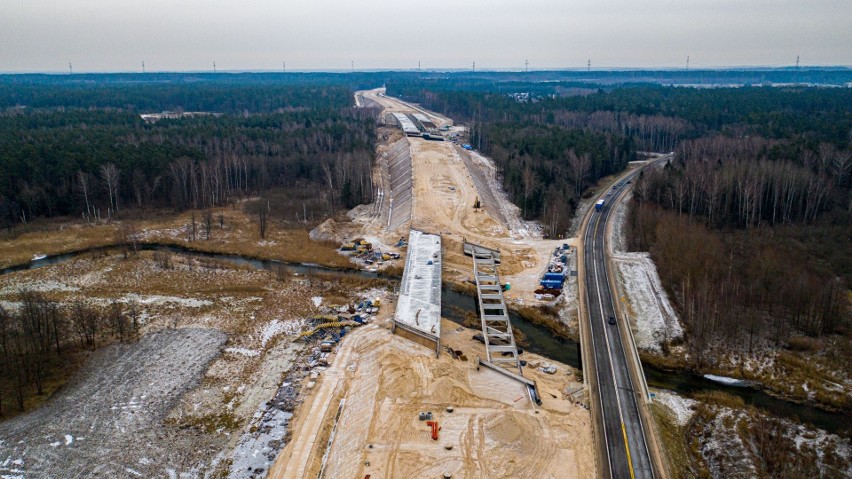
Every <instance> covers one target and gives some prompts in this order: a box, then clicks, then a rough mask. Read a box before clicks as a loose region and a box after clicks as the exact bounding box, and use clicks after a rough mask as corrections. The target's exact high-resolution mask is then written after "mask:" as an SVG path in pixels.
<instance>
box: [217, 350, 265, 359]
mask: <svg viewBox="0 0 852 479" xmlns="http://www.w3.org/2000/svg"><path fill="white" fill-rule="evenodd" d="M225 352H226V353H232V354H240V355H243V356H248V357H250V358H253V357H256V356H260V351H258V350H256V349H246V348H225Z"/></svg>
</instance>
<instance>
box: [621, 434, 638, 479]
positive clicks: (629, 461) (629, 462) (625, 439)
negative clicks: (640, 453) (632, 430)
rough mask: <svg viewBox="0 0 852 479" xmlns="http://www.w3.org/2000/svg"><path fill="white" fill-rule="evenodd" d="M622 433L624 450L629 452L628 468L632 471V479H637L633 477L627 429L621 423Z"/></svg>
mask: <svg viewBox="0 0 852 479" xmlns="http://www.w3.org/2000/svg"><path fill="white" fill-rule="evenodd" d="M621 433H622V434H624V449H625V450H627V467H628V468H629V469H630V479H636V476H634V475H633V460H632V459H630V446H629V445H628V444H627V429H625V428H624V423H621Z"/></svg>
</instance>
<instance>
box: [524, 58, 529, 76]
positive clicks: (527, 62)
mask: <svg viewBox="0 0 852 479" xmlns="http://www.w3.org/2000/svg"><path fill="white" fill-rule="evenodd" d="M529 72H530V61H529V60H524V73H529Z"/></svg>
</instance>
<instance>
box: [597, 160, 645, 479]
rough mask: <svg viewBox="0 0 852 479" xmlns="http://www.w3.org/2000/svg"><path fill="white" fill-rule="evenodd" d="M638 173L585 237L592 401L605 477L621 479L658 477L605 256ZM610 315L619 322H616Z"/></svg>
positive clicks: (609, 199) (607, 202) (613, 193)
mask: <svg viewBox="0 0 852 479" xmlns="http://www.w3.org/2000/svg"><path fill="white" fill-rule="evenodd" d="M636 174H638V171H637V172H634V173H633V174H631V175H629V176H627V177H625V178H623V179H622V180H621V181H620V182H619V183H617V184H616V186H615V187H613V189H611V190H610V192H609V193H608V194H607V195H606V196H605V197H604V198H603V199H604V206H603V209H602V210H601V211H595V212H593V213H591V217H590V218H589V223H588V225H587V226H586V231H585V234H584V239H583V242H584V245H585V248H584V249H585V252H584V264H585V289H586V300H587V305H588V315H589V317H588V319H589V322H590V334H591V337H592V345H591V346H592V358H593V359H594V362H595V381H594V383H596V384H597V388H598V390H597V394H596V395H595V394H593V396H592V397H593V400H595V399H596V400H598V401H599V406H600V407H599V413H600V415H601V416H602V417H601V418H600V421H599V422H598V424H602V425H603V428H602V429H603V431H602V432H603V441H604V446H605V447H606V455H605V458H606V460H607V461H608V463H607V464H603V465H602V471H601V472H602V476H603V477H612V478H617V479H622V478H629V479H633V478H653V477H654V470H653V468H652V465H651V458H650V454H649V451H648V445H647V443H646V439H645V433H644V430H643V428H642V418H641V416H640V414H639V407H638V403H637V402H638V401H639V400H640V399H639V397H640V396H639V395H641V394H642V393H641V388H640V387H639V386H638V385H635V386H634V384H633V382H632V381H631V378H630V371H629V369H628V368H629V366H628V362H627V354H628V353H627V350H626V349H625V345H624V344H623V342H622V338H621V333H620V330H619V325H620V323H621V322H622V321H624V320H625V319H624V318H622V317H618V316H617V314H616V312H615V307H614V303H613V297H614V296H613V293H612V292H611V291H610V284H609V278H608V272H607V267H606V261H607V259H606V253H605V251H606V246H605V237H606V223H607V221H608V220H609V215H610V212H611V211H612V203H613V201H614V200H615V199H616V198H618V196H619V195H620V194H621V192H622V191H623V190H624V189H625V188H628V187H629V186H630V185H629V184H628V183H627V181H628V180H632V179H633V178H634V177H635V175H636ZM610 317H613V318H615V320H616V321H617V323H619V324H610ZM627 327H629V326H627ZM629 340H630V339H629V338H628V339H627V341H629ZM595 396H597V397H595Z"/></svg>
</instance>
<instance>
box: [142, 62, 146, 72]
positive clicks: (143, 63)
mask: <svg viewBox="0 0 852 479" xmlns="http://www.w3.org/2000/svg"><path fill="white" fill-rule="evenodd" d="M142 73H145V60H142Z"/></svg>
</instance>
